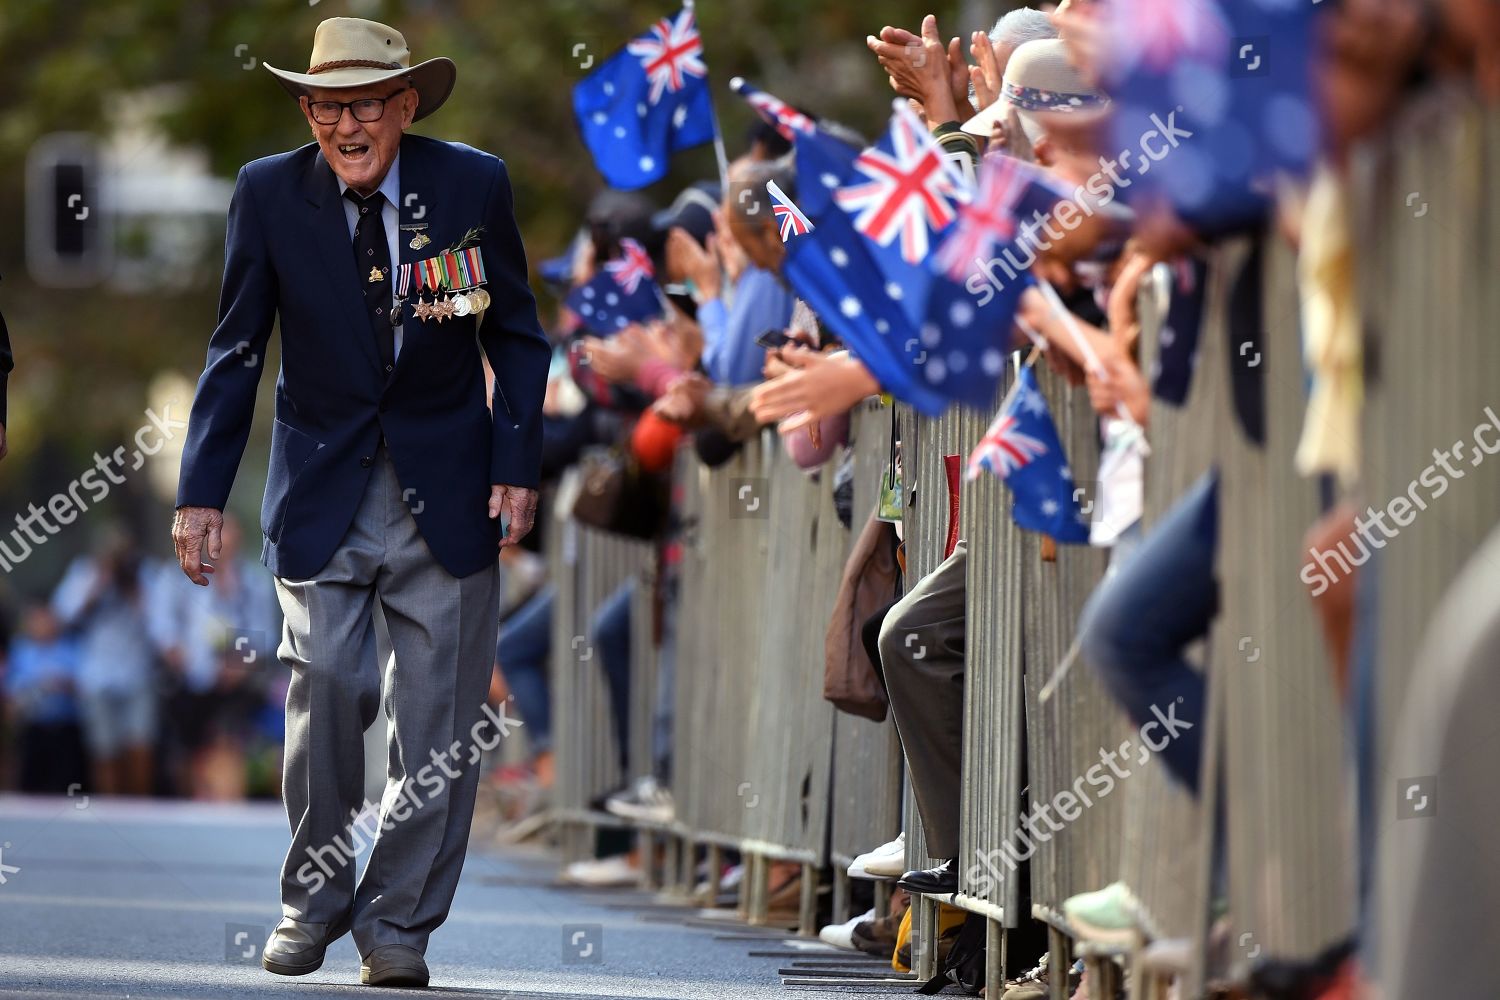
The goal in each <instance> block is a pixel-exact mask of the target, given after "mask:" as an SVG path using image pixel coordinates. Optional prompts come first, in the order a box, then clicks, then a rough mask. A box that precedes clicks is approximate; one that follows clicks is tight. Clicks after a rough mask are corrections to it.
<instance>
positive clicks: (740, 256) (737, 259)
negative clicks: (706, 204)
mask: <svg viewBox="0 0 1500 1000" xmlns="http://www.w3.org/2000/svg"><path fill="white" fill-rule="evenodd" d="M709 244H710V245H711V246H712V247H713V248H714V250H715V251H716V252H717V253H718V255H719V261H720V263H722V264H723V265H724V277H725V278H727V279H728V280H729V283H730V284H731V285H732V284H734V283H735V282H736V281H739V280H740V275H742V274H744V273H745V268H747V267H749V266H750V258H749V257H747V256H745V248H744V247H742V246H740V241H739V240H737V239H735V238H734V230H732V229H730V228H729V220H728V219H726V218H725V216H724V211H723V209H715V210H714V234H713V235H712V236H710V237H709Z"/></svg>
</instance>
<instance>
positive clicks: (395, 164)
mask: <svg viewBox="0 0 1500 1000" xmlns="http://www.w3.org/2000/svg"><path fill="white" fill-rule="evenodd" d="M333 176H334V179H335V180H337V181H338V182H339V197H340V198H342V197H343V196H344V192H345V191H347V190H349V185H348V184H345V183H344V179H343V178H342V177H340V176H339V175H338V174H334V175H333ZM378 190H379V191H380V193H381V194H383V195H385V200H386V201H388V202H390V203H391V206H392V207H393V208H398V210H399V206H400V204H401V151H400V150H399V149H398V150H396V158H395V159H394V160H392V161H391V169H389V170H387V171H386V172H385V180H383V181H381V182H380V187H379V189H378Z"/></svg>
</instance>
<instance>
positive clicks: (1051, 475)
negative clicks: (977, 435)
mask: <svg viewBox="0 0 1500 1000" xmlns="http://www.w3.org/2000/svg"><path fill="white" fill-rule="evenodd" d="M981 471H987V472H991V473H994V474H995V475H997V476H999V477H1000V478H1001V479H1002V480H1004V481H1005V485H1006V486H1007V487H1008V488H1009V489H1010V493H1011V499H1012V504H1011V511H1010V513H1011V517H1012V518H1014V519H1015V522H1016V524H1018V525H1020V526H1021V527H1023V528H1025V529H1027V530H1028V531H1040V532H1042V533H1043V534H1046V535H1051V536H1052V537H1053V538H1055V539H1057V540H1058V541H1059V542H1066V543H1068V544H1072V545H1087V544H1088V541H1089V523H1088V521H1087V519H1085V518H1084V516H1083V512H1082V510H1081V509H1080V508H1079V506H1078V493H1077V491H1076V490H1075V488H1074V485H1073V473H1072V471H1071V470H1070V469H1069V468H1068V456H1067V455H1065V454H1064V453H1063V446H1062V440H1061V439H1060V438H1059V437H1058V436H1057V426H1056V425H1055V424H1054V423H1053V422H1052V411H1051V410H1049V409H1048V408H1047V400H1046V397H1044V396H1043V395H1042V393H1041V390H1039V389H1038V388H1037V384H1036V374H1035V372H1034V371H1033V370H1032V368H1031V366H1030V365H1027V366H1026V367H1024V368H1022V369H1021V371H1020V373H1019V374H1018V375H1017V376H1016V384H1015V386H1014V387H1013V389H1012V390H1011V394H1010V396H1008V397H1007V398H1006V401H1005V403H1004V405H1002V406H1001V407H1000V412H999V413H997V414H996V415H995V420H994V422H993V423H991V424H990V427H989V430H987V431H986V432H985V434H984V437H983V438H981V439H980V441H979V444H978V445H977V446H976V447H975V449H974V452H973V454H971V455H970V456H969V471H968V478H970V479H974V478H975V477H977V476H978V475H979V474H980V472H981Z"/></svg>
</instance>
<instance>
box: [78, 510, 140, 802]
mask: <svg viewBox="0 0 1500 1000" xmlns="http://www.w3.org/2000/svg"><path fill="white" fill-rule="evenodd" d="M150 578H151V577H150V573H149V572H148V570H147V568H146V565H145V563H144V562H143V560H142V558H141V556H140V554H139V553H138V552H137V551H136V549H135V546H134V544H133V543H132V542H131V541H130V540H129V539H127V538H125V537H124V536H123V535H120V534H117V533H115V534H112V535H111V536H110V537H108V538H107V539H106V541H105V542H104V544H103V545H102V546H100V550H99V554H98V555H94V556H79V557H78V558H77V559H75V560H74V561H73V563H72V565H70V566H69V567H68V570H67V573H66V574H65V575H64V576H63V579H62V582H61V583H59V584H58V586H57V590H56V592H55V593H54V594H53V595H52V609H53V611H54V612H56V614H57V616H58V618H59V619H60V620H61V621H62V622H63V624H64V625H65V626H66V627H68V628H69V629H74V630H77V632H78V633H79V635H80V636H81V639H82V664H81V667H80V669H79V674H78V692H79V699H80V705H81V707H82V709H83V732H84V738H85V741H86V743H87V745H88V751H89V756H90V758H91V761H92V769H93V779H94V780H93V785H92V790H93V791H95V792H97V793H98V794H101V795H147V794H149V793H150V791H151V787H152V782H151V749H152V743H153V740H154V738H155V734H156V727H157V718H158V710H157V693H156V673H157V650H156V646H155V644H154V643H153V642H152V640H151V635H150V629H149V628H148V623H147V616H146V592H147V586H148V582H149V580H150Z"/></svg>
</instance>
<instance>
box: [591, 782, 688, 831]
mask: <svg viewBox="0 0 1500 1000" xmlns="http://www.w3.org/2000/svg"><path fill="white" fill-rule="evenodd" d="M604 808H605V809H607V810H608V811H609V812H610V813H611V814H612V815H615V816H619V817H620V818H621V819H630V820H635V821H636V822H638V823H656V824H659V825H662V826H665V825H667V824H669V823H671V822H672V818H673V815H674V814H675V808H674V806H673V802H672V793H671V792H669V791H668V790H667V789H665V788H663V787H662V786H661V785H659V784H657V782H656V779H655V778H652V777H649V776H648V777H645V778H642V779H640V780H639V781H637V782H636V783H635V784H634V785H632V786H631V787H630V788H628V789H626V790H625V791H623V792H616V793H615V794H614V795H611V796H610V797H609V798H608V799H606V800H605V802H604Z"/></svg>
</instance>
